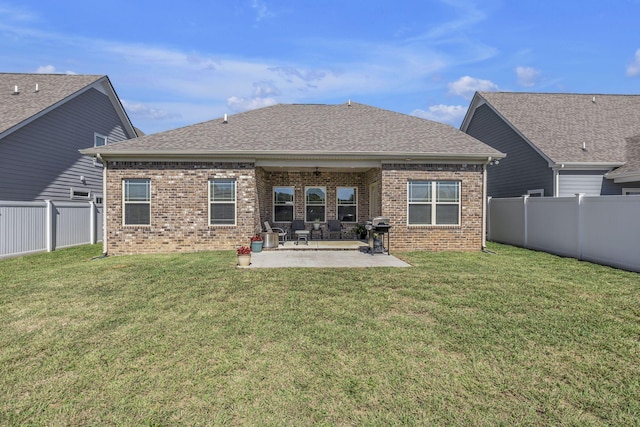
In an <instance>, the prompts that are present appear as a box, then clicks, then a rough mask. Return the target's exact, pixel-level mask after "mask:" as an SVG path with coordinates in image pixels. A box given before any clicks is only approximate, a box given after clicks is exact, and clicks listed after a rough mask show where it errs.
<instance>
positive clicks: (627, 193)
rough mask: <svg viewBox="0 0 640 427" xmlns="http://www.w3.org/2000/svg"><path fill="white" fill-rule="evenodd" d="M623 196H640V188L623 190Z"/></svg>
mask: <svg viewBox="0 0 640 427" xmlns="http://www.w3.org/2000/svg"><path fill="white" fill-rule="evenodd" d="M622 194H623V195H624V196H635V195H640V188H623V189H622Z"/></svg>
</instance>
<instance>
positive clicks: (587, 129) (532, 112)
mask: <svg viewBox="0 0 640 427" xmlns="http://www.w3.org/2000/svg"><path fill="white" fill-rule="evenodd" d="M484 104H487V105H488V106H489V107H490V108H491V109H492V110H493V111H494V112H495V113H496V114H498V115H499V116H500V117H502V119H503V120H505V121H506V122H507V123H508V124H509V125H510V126H511V127H512V128H513V129H514V130H515V131H516V132H518V133H519V134H520V135H521V136H523V137H524V138H525V140H526V141H528V142H529V144H531V145H532V146H533V147H534V148H535V149H536V150H537V151H538V152H539V153H540V154H541V155H542V156H543V157H545V158H546V159H547V160H548V161H549V162H550V163H551V164H567V165H584V166H589V165H594V164H598V165H602V166H609V167H615V166H620V165H622V164H624V163H626V162H628V161H630V160H631V159H630V158H629V157H628V152H629V150H628V149H627V144H628V143H629V140H628V138H629V137H632V136H634V135H638V134H640V95H601V94H567V93H524V92H479V93H476V95H475V97H474V99H473V101H472V103H471V106H470V108H469V111H468V112H467V116H466V117H465V120H464V122H463V124H462V126H461V129H462V130H463V131H464V130H466V128H467V127H468V125H469V122H470V120H471V118H472V117H473V112H474V111H475V109H476V108H478V107H480V106H481V105H484ZM583 148H584V149H583ZM507 155H508V153H507Z"/></svg>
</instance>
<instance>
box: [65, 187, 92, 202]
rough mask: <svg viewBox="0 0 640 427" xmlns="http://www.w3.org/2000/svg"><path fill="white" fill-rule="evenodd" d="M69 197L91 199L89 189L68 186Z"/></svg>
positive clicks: (72, 198)
mask: <svg viewBox="0 0 640 427" xmlns="http://www.w3.org/2000/svg"><path fill="white" fill-rule="evenodd" d="M85 194H86V195H85ZM69 199H71V200H91V190H89V189H84V188H74V187H71V188H69Z"/></svg>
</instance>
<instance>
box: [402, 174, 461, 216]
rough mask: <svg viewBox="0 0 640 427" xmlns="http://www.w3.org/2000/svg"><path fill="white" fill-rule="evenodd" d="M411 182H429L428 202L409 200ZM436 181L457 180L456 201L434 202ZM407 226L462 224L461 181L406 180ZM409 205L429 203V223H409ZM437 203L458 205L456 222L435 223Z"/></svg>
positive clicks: (443, 180)
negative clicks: (429, 196)
mask: <svg viewBox="0 0 640 427" xmlns="http://www.w3.org/2000/svg"><path fill="white" fill-rule="evenodd" d="M412 182H429V183H431V201H430V202H410V201H409V188H410V186H411V183H412ZM438 182H457V183H458V201H457V202H436V197H437V194H438V193H437V191H438V190H437V183H438ZM406 194H407V226H408V227H426V226H429V227H460V226H461V225H462V182H461V181H458V180H455V179H441V180H430V179H414V180H410V181H407V193H406ZM410 205H431V223H430V224H426V223H422V224H410V223H409V206H410ZM438 205H457V206H458V222H457V224H435V221H436V208H437V206H438Z"/></svg>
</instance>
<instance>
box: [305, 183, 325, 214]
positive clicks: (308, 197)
mask: <svg viewBox="0 0 640 427" xmlns="http://www.w3.org/2000/svg"><path fill="white" fill-rule="evenodd" d="M304 199H305V219H304V220H305V221H307V222H313V221H314V220H316V219H318V220H320V222H325V220H326V217H325V208H326V203H327V190H326V189H325V187H307V188H306V189H305V191H304Z"/></svg>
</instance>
